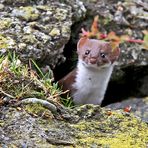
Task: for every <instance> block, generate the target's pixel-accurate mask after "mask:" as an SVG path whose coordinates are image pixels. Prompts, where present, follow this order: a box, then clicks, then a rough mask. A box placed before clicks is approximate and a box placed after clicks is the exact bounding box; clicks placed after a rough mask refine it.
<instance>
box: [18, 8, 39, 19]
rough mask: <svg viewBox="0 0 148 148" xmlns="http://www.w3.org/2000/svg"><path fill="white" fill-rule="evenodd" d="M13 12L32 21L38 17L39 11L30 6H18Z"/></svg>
mask: <svg viewBox="0 0 148 148" xmlns="http://www.w3.org/2000/svg"><path fill="white" fill-rule="evenodd" d="M15 13H16V14H15V15H16V16H19V17H21V18H22V19H24V20H26V21H34V20H36V19H38V18H39V11H38V10H37V9H36V8H35V7H31V6H27V7H20V8H19V9H18V10H16V12H15Z"/></svg>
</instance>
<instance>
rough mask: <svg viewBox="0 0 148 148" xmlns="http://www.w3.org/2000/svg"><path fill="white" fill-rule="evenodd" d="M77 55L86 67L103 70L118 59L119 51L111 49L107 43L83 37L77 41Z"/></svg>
mask: <svg viewBox="0 0 148 148" xmlns="http://www.w3.org/2000/svg"><path fill="white" fill-rule="evenodd" d="M77 53H78V58H79V60H80V61H82V63H83V64H84V65H85V66H86V67H95V68H103V67H109V66H110V65H112V64H113V63H114V62H115V61H116V60H117V59H118V57H119V54H120V49H119V48H116V49H112V47H111V45H110V43H109V42H105V41H102V40H97V39H88V38H85V37H84V38H81V39H80V40H79V41H78V44H77Z"/></svg>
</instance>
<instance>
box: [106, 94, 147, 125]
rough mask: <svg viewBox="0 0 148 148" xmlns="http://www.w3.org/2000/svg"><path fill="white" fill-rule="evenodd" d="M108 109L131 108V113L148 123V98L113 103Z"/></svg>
mask: <svg viewBox="0 0 148 148" xmlns="http://www.w3.org/2000/svg"><path fill="white" fill-rule="evenodd" d="M106 107H107V108H111V109H114V110H115V109H126V107H131V112H132V113H134V114H135V115H136V116H138V117H140V118H141V119H142V120H143V121H145V122H147V123H148V97H146V98H130V99H128V100H124V101H121V102H118V103H113V104H110V105H108V106H106Z"/></svg>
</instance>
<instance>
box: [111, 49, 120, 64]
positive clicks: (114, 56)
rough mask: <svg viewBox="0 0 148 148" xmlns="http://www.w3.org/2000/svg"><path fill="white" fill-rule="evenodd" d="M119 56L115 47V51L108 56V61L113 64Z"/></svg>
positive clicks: (118, 50)
mask: <svg viewBox="0 0 148 148" xmlns="http://www.w3.org/2000/svg"><path fill="white" fill-rule="evenodd" d="M119 55H120V48H119V47H117V48H115V49H112V53H111V55H110V60H111V62H112V63H113V62H114V61H116V60H117V59H118V58H119Z"/></svg>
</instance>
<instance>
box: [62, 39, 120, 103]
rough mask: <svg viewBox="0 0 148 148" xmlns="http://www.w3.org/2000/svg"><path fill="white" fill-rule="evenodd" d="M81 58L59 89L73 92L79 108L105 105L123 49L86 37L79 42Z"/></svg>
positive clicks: (78, 52) (71, 93) (78, 50)
mask: <svg viewBox="0 0 148 148" xmlns="http://www.w3.org/2000/svg"><path fill="white" fill-rule="evenodd" d="M77 54H78V63H77V67H76V68H75V69H74V70H73V71H71V72H70V73H69V74H68V75H66V76H65V77H64V78H62V79H61V80H60V81H59V85H60V86H61V87H62V89H63V90H70V95H71V97H72V98H73V101H74V103H75V104H101V102H102V100H103V98H104V95H105V92H106V89H107V85H108V82H109V80H110V76H111V73H112V71H113V67H114V62H115V61H116V60H117V59H118V57H119V54H120V49H119V48H116V49H112V47H111V45H110V43H109V42H105V41H102V40H97V39H89V38H86V37H83V38H81V39H80V40H79V41H78V44H77Z"/></svg>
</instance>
